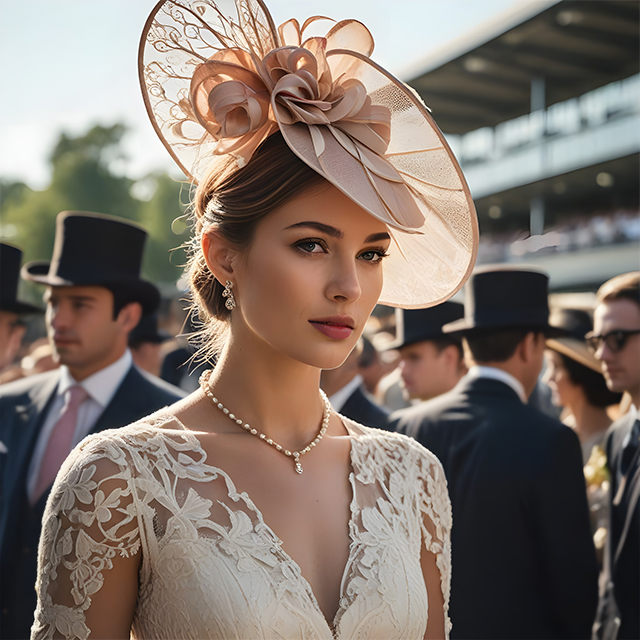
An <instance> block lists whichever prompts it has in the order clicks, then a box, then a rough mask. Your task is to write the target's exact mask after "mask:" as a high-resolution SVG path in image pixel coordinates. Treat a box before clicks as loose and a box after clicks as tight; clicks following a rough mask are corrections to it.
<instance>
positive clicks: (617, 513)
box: [587, 271, 640, 639]
mask: <svg viewBox="0 0 640 640" xmlns="http://www.w3.org/2000/svg"><path fill="white" fill-rule="evenodd" d="M596 302H597V304H596V309H595V313H594V330H593V332H592V333H591V334H588V335H587V344H588V345H589V348H590V349H591V350H592V351H593V352H594V354H595V356H596V358H598V360H600V361H601V362H602V373H603V374H604V377H605V379H606V381H607V386H608V387H609V389H611V390H612V391H618V392H622V391H626V392H627V393H629V395H630V396H631V400H632V402H633V404H632V406H631V408H630V409H629V411H628V412H627V414H626V415H624V416H623V417H622V418H620V419H619V420H618V421H617V422H615V423H614V424H613V425H611V428H610V429H609V432H608V433H607V438H606V444H605V447H606V452H607V459H608V464H609V470H610V472H611V483H610V494H609V500H610V503H609V507H610V514H609V534H608V539H607V545H606V549H605V561H604V575H605V578H606V580H604V581H603V582H602V585H601V586H602V590H601V595H600V606H599V608H598V616H597V618H596V623H595V626H594V635H595V636H596V637H597V638H605V639H609V638H611V639H615V638H617V639H622V638H640V411H639V408H640V272H637V271H636V272H633V273H625V274H623V275H621V276H617V277H615V278H613V279H611V280H609V281H608V282H605V283H604V284H603V285H602V287H600V289H599V290H598V293H597V300H596Z"/></svg>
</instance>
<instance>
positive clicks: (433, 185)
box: [139, 0, 478, 309]
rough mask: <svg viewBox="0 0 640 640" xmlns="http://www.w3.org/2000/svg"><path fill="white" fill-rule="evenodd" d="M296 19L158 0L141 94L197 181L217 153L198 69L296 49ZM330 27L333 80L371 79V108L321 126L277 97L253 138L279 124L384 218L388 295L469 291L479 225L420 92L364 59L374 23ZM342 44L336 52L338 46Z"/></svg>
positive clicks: (414, 301) (145, 39)
mask: <svg viewBox="0 0 640 640" xmlns="http://www.w3.org/2000/svg"><path fill="white" fill-rule="evenodd" d="M223 5H225V6H223ZM225 9H226V11H225ZM234 10H235V11H234ZM234 12H235V14H236V15H235V17H231V15H230V14H231V13H234ZM249 14H250V15H249ZM249 17H250V18H251V19H249ZM312 21H313V19H311V20H309V21H307V23H310V22H312ZM291 22H292V21H289V22H288V23H286V25H287V27H288V29H287V30H285V29H282V28H281V30H280V32H278V31H277V30H276V29H275V26H274V24H273V20H272V19H271V16H270V15H269V12H268V11H267V9H266V7H265V6H264V4H263V3H262V2H261V1H260V0H258V1H257V2H255V1H252V2H251V3H247V2H244V1H243V0H237V1H236V2H235V3H233V2H222V1H218V2H215V3H214V2H212V1H211V0H189V1H186V0H185V1H182V2H177V1H176V0H162V1H161V2H159V3H158V5H156V7H155V8H154V10H153V12H152V13H151V15H150V17H149V19H148V21H147V24H146V25H145V29H144V31H143V34H142V39H141V43H140V51H139V72H140V82H141V86H142V93H143V96H144V101H145V105H146V108H147V112H148V114H149V117H150V119H151V122H152V124H153V126H154V128H155V130H156V133H157V134H158V136H159V137H160V140H161V141H162V143H163V144H164V146H165V147H166V148H167V150H168V151H169V153H170V154H171V156H172V157H173V158H174V160H175V161H176V163H177V164H178V166H180V168H181V169H182V170H183V172H184V173H185V175H186V176H187V177H189V179H191V180H192V181H194V182H198V181H199V180H200V179H201V177H202V175H203V174H204V172H205V170H206V169H207V168H208V166H209V165H210V163H211V162H212V160H213V159H214V157H215V156H216V155H217V154H219V153H220V151H219V149H220V147H219V145H218V142H219V141H218V140H216V138H215V137H214V136H213V135H212V134H211V128H207V129H205V128H204V127H203V126H202V124H201V123H200V122H199V121H198V118H197V117H194V114H193V112H190V109H192V108H193V107H192V104H191V102H190V94H189V88H190V82H191V78H192V77H193V75H194V72H195V69H196V68H197V67H199V66H200V67H202V65H203V63H205V62H206V61H207V60H210V59H211V58H213V57H214V56H215V55H216V53H217V52H220V51H223V50H225V46H226V48H227V49H228V48H232V47H236V48H238V49H242V50H244V51H247V52H249V54H250V55H251V56H252V59H255V60H258V61H259V60H262V59H264V57H265V56H266V55H267V53H269V52H270V51H273V50H274V49H277V48H279V47H285V45H286V46H289V47H290V46H291V45H290V43H288V42H282V37H283V34H284V33H285V31H291V30H292V29H291ZM295 24H296V25H297V23H295ZM305 24H306V23H305ZM303 30H304V27H303ZM212 34H215V36H214V35H212ZM330 34H331V37H330V38H328V39H327V40H325V41H323V42H324V43H325V44H326V43H328V44H326V46H327V47H329V48H328V49H327V51H326V64H327V65H328V68H329V69H330V72H331V77H332V78H334V79H337V80H336V82H343V83H344V85H345V86H348V83H355V84H357V86H358V87H361V86H364V88H365V89H366V101H367V102H366V107H365V108H364V109H363V110H362V112H361V113H359V114H357V115H356V117H355V118H351V119H349V118H346V119H345V120H343V121H340V122H336V123H329V124H327V125H316V124H313V123H314V122H316V120H314V119H313V117H312V116H313V115H314V113H312V116H310V118H309V119H308V120H306V121H305V120H304V118H305V113H304V111H302V112H301V113H302V115H300V112H298V111H296V112H295V116H296V118H297V119H298V121H295V119H294V121H293V122H285V121H284V120H283V119H281V118H280V116H279V109H278V105H276V104H274V103H273V102H272V111H271V114H272V115H273V116H274V120H275V121H276V122H277V128H276V127H275V126H273V123H271V124H270V125H269V127H270V128H264V130H263V132H262V133H261V132H260V131H258V132H257V134H256V133H254V134H252V135H253V138H252V141H251V142H252V144H253V142H256V143H257V142H258V141H259V139H260V135H265V136H266V135H269V134H270V133H271V132H272V131H274V130H278V129H279V130H280V131H281V133H282V135H283V137H284V139H285V141H286V143H287V145H288V146H289V148H290V149H291V151H292V152H293V153H294V154H295V155H296V156H297V157H299V158H300V159H301V160H302V161H304V162H305V163H306V164H307V165H308V166H310V167H311V168H313V169H314V170H315V171H317V172H318V173H319V174H320V175H322V176H323V177H324V178H325V179H326V180H327V181H329V182H330V183H331V184H333V185H334V186H335V187H337V188H338V189H340V190H341V191H342V192H343V193H344V194H345V195H347V196H348V197H349V198H350V199H351V200H353V201H354V202H355V203H356V204H358V205H359V206H360V207H362V208H363V209H364V210H366V211H367V212H369V213H370V214H371V215H372V216H374V217H375V218H377V219H378V220H381V221H383V222H385V223H386V224H387V226H388V229H389V233H390V235H391V237H392V244H391V247H390V250H389V257H388V258H386V259H385V261H384V263H383V269H384V286H383V290H382V294H381V297H380V303H382V304H387V305H391V306H397V307H402V308H405V309H413V308H423V307H429V306H433V305H436V304H440V303H441V302H444V301H445V300H448V299H449V298H450V297H451V296H452V295H453V294H455V293H456V292H457V291H458V290H459V289H460V288H461V287H462V285H463V284H464V283H465V281H466V280H467V279H468V277H469V275H470V274H471V271H472V269H473V266H474V264H475V259H476V253H477V246H478V224H477V218H476V213H475V207H474V205H473V200H472V198H471V194H470V192H469V188H468V186H467V184H466V181H465V179H464V176H463V174H462V171H461V169H460V167H459V165H458V163H457V161H456V159H455V157H454V155H453V153H452V152H451V149H450V148H449V146H448V144H447V142H446V140H445V139H444V136H443V135H442V133H441V132H440V130H439V129H438V127H437V125H436V124H435V122H434V121H433V119H432V117H431V115H430V114H429V113H428V110H427V108H426V107H425V105H424V104H423V103H422V101H421V100H420V98H419V97H418V96H417V94H416V93H415V92H414V91H413V90H412V89H411V88H409V87H408V86H407V85H405V84H403V83H402V82H400V81H399V80H397V79H396V78H394V77H393V76H392V75H391V74H390V73H388V72H387V71H386V70H384V69H383V68H382V67H380V66H379V65H377V64H376V63H375V62H373V61H372V60H371V59H370V58H369V57H368V56H367V53H368V52H369V51H370V50H371V49H372V48H373V39H372V38H371V36H370V34H369V33H368V31H367V30H366V27H364V25H361V24H360V23H357V22H355V21H345V22H344V23H338V24H337V25H336V26H335V27H334V28H333V29H332V30H331V32H330ZM367 36H368V37H369V39H370V43H369V41H368V40H367ZM214 40H215V42H213V41H214ZM221 42H224V43H225V46H222V45H221ZM351 42H353V45H351V44H350V43H351ZM293 44H294V45H296V44H297V43H295V42H294V43H293ZM301 44H302V46H304V45H305V43H301ZM335 45H339V47H340V48H337V46H336V48H331V47H332V46H335ZM314 46H315V47H316V48H317V42H313V43H312V45H309V49H313V50H314V51H315V49H314ZM284 53H285V54H286V53H287V52H286V51H284ZM218 55H219V54H218ZM360 83H361V84H360ZM248 93H250V92H248ZM256 97H257V98H260V96H257V94H256ZM210 102H212V101H211V100H210ZM254 102H255V100H254ZM312 108H313V107H311V108H310V113H311V109H312ZM380 113H384V114H388V115H387V118H388V122H389V126H388V130H387V129H384V127H382V128H380V127H377V125H378V124H379V122H377V121H376V117H377V115H378V114H380ZM363 114H364V115H363ZM300 118H301V119H302V121H300ZM371 123H373V124H371ZM367 127H368V128H367ZM382 130H384V136H386V137H385V144H386V148H385V149H384V151H383V152H382V153H380V152H378V153H376V152H374V151H373V150H372V149H376V148H378V149H379V146H378V147H377V146H376V145H377V143H378V142H379V138H378V132H380V131H382ZM387 138H388V139H387ZM225 142H226V141H225ZM243 162H244V160H243ZM239 164H240V165H241V164H242V163H239Z"/></svg>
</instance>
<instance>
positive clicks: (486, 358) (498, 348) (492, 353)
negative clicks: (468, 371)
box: [464, 329, 544, 364]
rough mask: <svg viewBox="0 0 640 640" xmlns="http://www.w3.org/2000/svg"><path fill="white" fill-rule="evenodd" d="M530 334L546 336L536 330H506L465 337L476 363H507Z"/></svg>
mask: <svg viewBox="0 0 640 640" xmlns="http://www.w3.org/2000/svg"><path fill="white" fill-rule="evenodd" d="M528 333H535V334H536V339H539V337H538V336H537V334H540V336H543V335H544V334H543V333H542V332H540V331H535V330H534V329H506V330H504V331H499V332H483V333H479V334H477V335H470V336H465V337H464V343H465V344H466V346H467V348H468V349H469V351H470V352H471V356H472V358H473V360H474V362H477V363H478V364H482V363H484V362H506V361H507V360H509V358H511V356H513V354H514V353H515V352H516V349H517V347H518V345H519V344H520V343H521V342H522V341H523V340H524V339H525V337H526V335H527V334H528Z"/></svg>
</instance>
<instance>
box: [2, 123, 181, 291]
mask: <svg viewBox="0 0 640 640" xmlns="http://www.w3.org/2000/svg"><path fill="white" fill-rule="evenodd" d="M125 134H126V128H125V126H124V125H122V124H114V125H112V126H102V125H96V126H94V127H92V128H91V129H89V131H87V132H86V133H84V134H81V135H78V136H71V135H68V134H66V133H62V134H61V135H60V137H59V139H58V141H57V143H56V145H55V146H54V148H53V150H52V152H51V155H50V162H51V168H52V173H51V182H50V184H49V185H48V186H47V188H46V189H44V190H43V191H32V190H31V189H29V188H28V187H27V186H26V185H24V184H22V183H15V182H7V181H4V182H3V181H0V214H1V216H2V217H1V220H0V223H1V224H0V235H2V236H3V237H4V238H6V239H7V240H9V241H10V242H12V243H15V244H17V245H18V246H19V247H20V248H21V249H22V250H23V251H24V260H25V261H28V260H49V259H50V257H51V254H52V251H53V241H54V237H55V218H56V216H57V215H58V213H59V212H60V211H96V212H99V213H107V214H110V215H115V216H120V217H122V218H127V219H129V220H132V221H135V222H138V223H139V224H141V225H142V226H143V227H145V228H146V229H147V231H148V232H149V239H148V242H147V247H146V250H145V261H144V268H143V271H144V275H145V277H147V278H148V279H149V280H151V281H153V282H155V283H158V284H162V283H166V284H169V283H171V284H173V283H175V281H176V280H177V279H178V278H179V277H180V275H181V273H182V265H183V264H184V262H185V260H186V254H185V252H184V251H183V250H181V249H176V247H179V246H180V245H181V244H182V243H183V242H184V241H185V240H186V238H187V237H188V229H187V227H188V225H187V223H186V217H185V216H184V214H185V210H186V204H185V203H186V202H188V200H189V189H188V185H185V184H181V183H179V182H176V181H175V180H173V179H172V178H170V177H169V176H168V175H166V174H160V173H159V174H153V175H151V176H148V177H147V178H145V179H144V180H143V181H142V182H144V183H146V185H147V186H151V187H152V188H153V193H152V195H151V198H150V199H149V200H148V201H146V202H143V201H141V200H140V199H138V198H136V197H134V195H132V190H133V191H135V190H134V189H133V188H134V181H133V180H131V179H130V178H128V177H127V176H123V175H119V174H118V173H117V172H116V171H115V169H114V166H115V164H116V163H117V161H119V160H122V159H123V158H124V156H123V152H122V138H123V136H124V135H125ZM174 249H176V250H175V251H173V250H174Z"/></svg>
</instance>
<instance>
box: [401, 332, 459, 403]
mask: <svg viewBox="0 0 640 640" xmlns="http://www.w3.org/2000/svg"><path fill="white" fill-rule="evenodd" d="M399 366H400V375H401V376H402V384H403V386H404V389H405V395H406V396H407V397H408V398H409V399H419V400H429V399H430V398H435V397H436V396H439V395H442V394H443V393H447V391H451V389H453V387H455V386H456V384H457V383H458V380H460V378H461V377H462V376H463V375H464V374H465V373H466V367H465V366H464V364H463V363H462V358H461V356H460V351H459V350H458V348H457V347H456V346H454V345H449V346H447V347H445V348H443V349H442V348H440V347H439V345H437V344H436V343H435V342H432V341H431V340H423V341H422V342H416V343H414V344H410V345H407V346H405V347H402V348H401V349H400V365H399Z"/></svg>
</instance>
